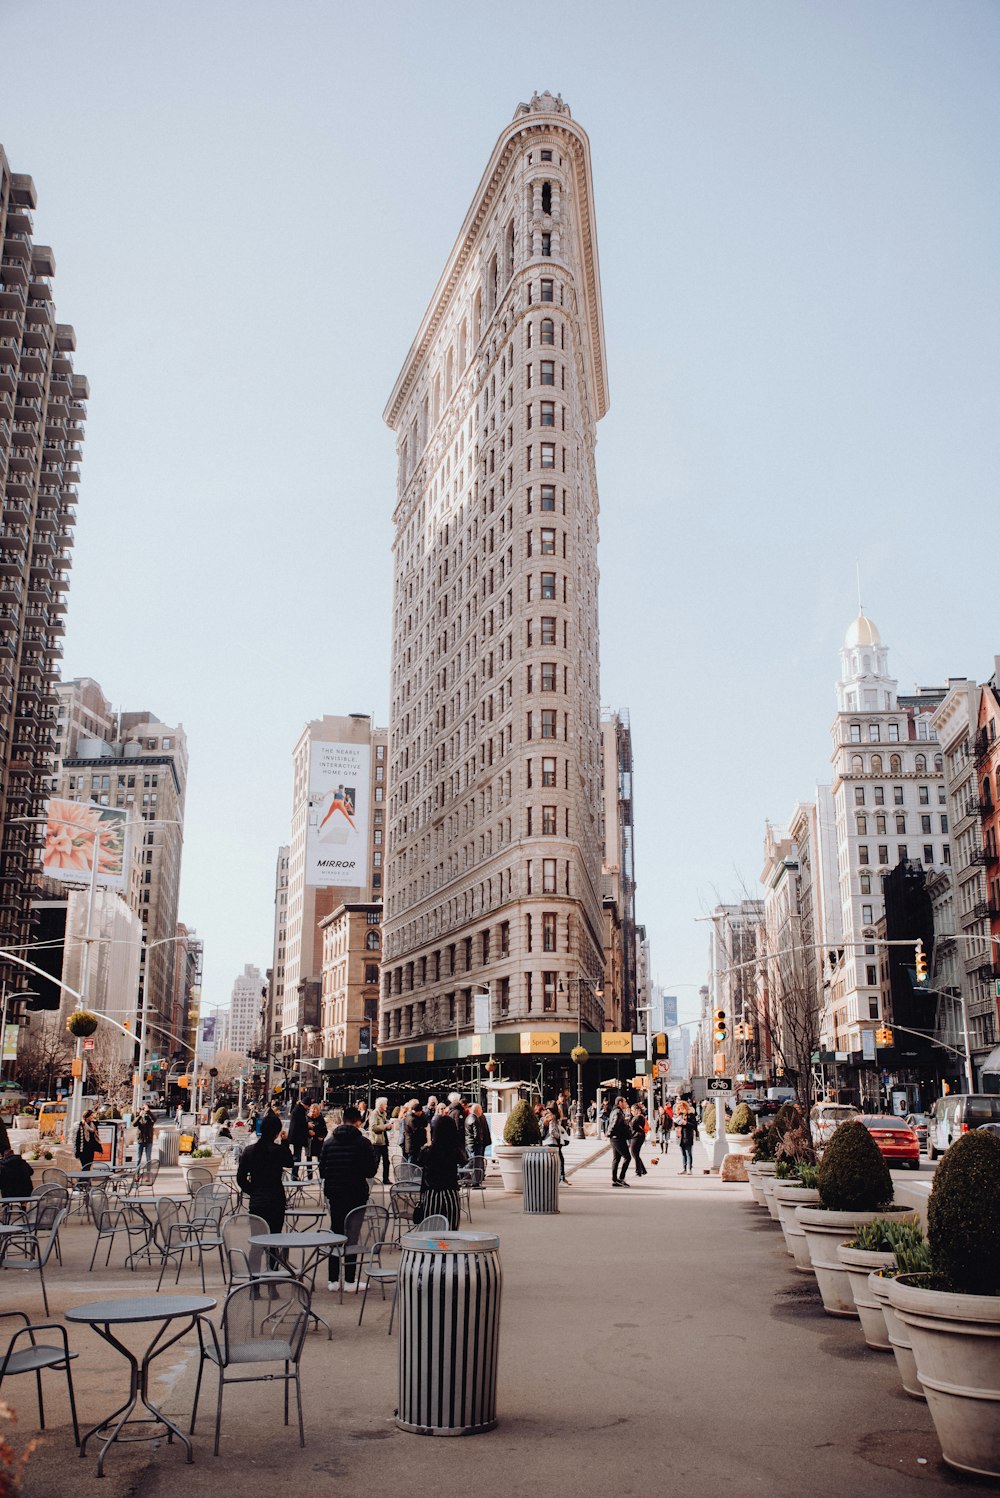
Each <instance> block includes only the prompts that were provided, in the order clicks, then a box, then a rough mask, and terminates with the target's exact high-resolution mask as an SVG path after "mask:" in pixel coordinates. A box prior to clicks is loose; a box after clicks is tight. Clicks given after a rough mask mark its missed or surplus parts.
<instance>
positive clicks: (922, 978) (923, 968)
mask: <svg viewBox="0 0 1000 1498" xmlns="http://www.w3.org/2000/svg"><path fill="white" fill-rule="evenodd" d="M916 969H917V982H918V983H926V982H927V953H926V952H925V951H924V944H923V942H922V941H918V942H917V947H916Z"/></svg>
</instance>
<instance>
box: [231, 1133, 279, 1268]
mask: <svg viewBox="0 0 1000 1498" xmlns="http://www.w3.org/2000/svg"><path fill="white" fill-rule="evenodd" d="M291 1166H292V1152H291V1150H290V1149H289V1147H288V1144H287V1142H286V1140H285V1135H284V1131H283V1130H282V1127H281V1119H280V1118H279V1117H278V1115H277V1114H276V1113H268V1114H266V1115H265V1117H264V1121H263V1123H262V1124H261V1126H260V1138H259V1139H258V1140H257V1142H256V1143H255V1144H251V1145H248V1146H247V1148H246V1149H245V1150H244V1151H243V1153H242V1155H241V1156H240V1160H239V1164H238V1165H237V1167H236V1183H237V1185H238V1186H239V1188H240V1190H241V1191H243V1192H245V1194H246V1196H247V1197H248V1199H249V1201H248V1208H249V1211H250V1212H252V1213H253V1215H254V1216H255V1217H263V1219H264V1221H265V1222H266V1223H267V1229H268V1232H270V1233H280V1232H281V1229H282V1228H283V1227H284V1225H285V1187H284V1181H283V1175H284V1172H285V1171H286V1170H290V1169H291ZM271 1267H272V1268H276V1267H278V1266H277V1263H276V1261H275V1260H274V1259H272V1263H271Z"/></svg>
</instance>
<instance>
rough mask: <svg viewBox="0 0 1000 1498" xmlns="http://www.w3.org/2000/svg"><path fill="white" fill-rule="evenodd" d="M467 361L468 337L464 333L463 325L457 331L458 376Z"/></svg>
mask: <svg viewBox="0 0 1000 1498" xmlns="http://www.w3.org/2000/svg"><path fill="white" fill-rule="evenodd" d="M467 361H468V336H467V334H466V331H465V323H464V322H463V323H462V326H461V327H460V328H459V330H458V371H459V374H461V373H462V371H463V370H464V369H465V366H466V363H467Z"/></svg>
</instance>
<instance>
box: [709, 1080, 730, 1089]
mask: <svg viewBox="0 0 1000 1498" xmlns="http://www.w3.org/2000/svg"><path fill="white" fill-rule="evenodd" d="M708 1090H709V1092H732V1090H733V1079H732V1077H709V1079H708Z"/></svg>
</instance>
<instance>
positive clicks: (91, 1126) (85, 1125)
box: [73, 1108, 103, 1170]
mask: <svg viewBox="0 0 1000 1498" xmlns="http://www.w3.org/2000/svg"><path fill="white" fill-rule="evenodd" d="M73 1153H74V1155H75V1156H76V1158H77V1159H78V1160H79V1162H80V1169H81V1170H89V1169H90V1167H91V1166H92V1165H93V1163H94V1157H95V1155H100V1154H103V1151H102V1149H101V1141H100V1138H99V1137H98V1133H97V1114H96V1113H95V1112H94V1110H93V1108H88V1109H87V1111H86V1113H85V1114H84V1115H83V1117H82V1118H81V1120H80V1123H79V1127H78V1128H77V1131H76V1141H75V1143H74V1145H73Z"/></svg>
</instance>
